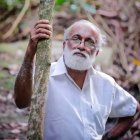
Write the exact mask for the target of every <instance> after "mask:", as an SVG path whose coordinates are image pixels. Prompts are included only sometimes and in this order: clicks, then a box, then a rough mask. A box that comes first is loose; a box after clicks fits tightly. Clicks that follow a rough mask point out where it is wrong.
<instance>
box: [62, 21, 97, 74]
mask: <svg viewBox="0 0 140 140" xmlns="http://www.w3.org/2000/svg"><path fill="white" fill-rule="evenodd" d="M68 36H69V37H68V38H67V39H66V40H65V42H64V61H65V64H66V65H67V67H69V68H71V69H74V70H80V71H83V70H88V69H89V68H90V67H91V66H92V64H93V62H94V60H95V57H96V55H97V53H98V49H97V48H96V47H97V46H96V44H97V39H98V36H97V33H96V32H95V30H94V29H93V28H92V27H91V26H89V25H87V24H82V23H80V24H79V23H77V25H75V26H74V27H72V29H71V31H70V32H69V35H68Z"/></svg>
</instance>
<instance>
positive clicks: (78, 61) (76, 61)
mask: <svg viewBox="0 0 140 140" xmlns="http://www.w3.org/2000/svg"><path fill="white" fill-rule="evenodd" d="M75 53H81V55H82V54H83V55H84V56H85V57H84V56H83V57H82V56H81V55H80V56H79V55H76V54H75ZM63 55H64V62H65V64H66V66H67V67H69V68H71V69H74V70H79V71H84V70H88V69H89V68H90V67H91V66H92V64H93V62H94V61H95V54H93V55H91V56H89V55H88V54H87V53H86V52H82V51H80V50H79V49H74V50H70V49H69V47H68V46H65V47H64V52H63Z"/></svg>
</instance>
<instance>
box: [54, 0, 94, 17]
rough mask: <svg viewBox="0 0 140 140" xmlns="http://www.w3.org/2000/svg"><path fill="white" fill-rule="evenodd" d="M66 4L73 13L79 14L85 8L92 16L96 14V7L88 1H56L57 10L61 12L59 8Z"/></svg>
mask: <svg viewBox="0 0 140 140" xmlns="http://www.w3.org/2000/svg"><path fill="white" fill-rule="evenodd" d="M64 4H66V5H67V6H68V7H69V9H70V10H71V12H78V11H80V9H81V8H83V9H84V10H85V11H86V12H89V13H91V14H95V13H96V7H95V6H94V5H92V4H91V3H88V2H86V0H56V4H55V6H56V10H59V8H60V7H61V6H62V5H64Z"/></svg>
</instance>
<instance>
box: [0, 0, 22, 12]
mask: <svg viewBox="0 0 140 140" xmlns="http://www.w3.org/2000/svg"><path fill="white" fill-rule="evenodd" d="M23 3H24V0H0V8H1V9H6V10H10V9H12V8H14V7H22V5H23Z"/></svg>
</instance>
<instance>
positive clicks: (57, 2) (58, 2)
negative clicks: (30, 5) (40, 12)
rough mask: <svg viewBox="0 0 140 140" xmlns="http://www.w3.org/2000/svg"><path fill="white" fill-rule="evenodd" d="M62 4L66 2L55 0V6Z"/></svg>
mask: <svg viewBox="0 0 140 140" xmlns="http://www.w3.org/2000/svg"><path fill="white" fill-rule="evenodd" d="M64 2H66V0H56V2H55V3H56V5H62V4H64Z"/></svg>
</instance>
